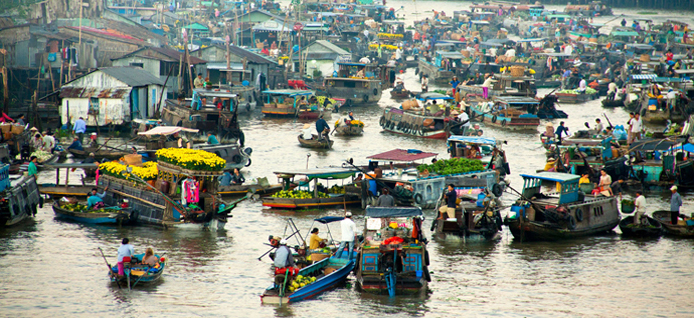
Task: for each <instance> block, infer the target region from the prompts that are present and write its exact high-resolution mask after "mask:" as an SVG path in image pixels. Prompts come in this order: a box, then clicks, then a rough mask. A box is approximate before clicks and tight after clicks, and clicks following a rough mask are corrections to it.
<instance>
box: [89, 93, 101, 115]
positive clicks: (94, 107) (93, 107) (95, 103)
mask: <svg viewBox="0 0 694 318" xmlns="http://www.w3.org/2000/svg"><path fill="white" fill-rule="evenodd" d="M88 113H89V114H98V113H99V99H98V98H95V97H92V98H90V99H89V111H88Z"/></svg>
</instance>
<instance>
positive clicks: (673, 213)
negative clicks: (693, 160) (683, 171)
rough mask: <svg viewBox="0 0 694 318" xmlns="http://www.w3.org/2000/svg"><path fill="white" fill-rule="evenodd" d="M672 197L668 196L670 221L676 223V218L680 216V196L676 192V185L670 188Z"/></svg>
mask: <svg viewBox="0 0 694 318" xmlns="http://www.w3.org/2000/svg"><path fill="white" fill-rule="evenodd" d="M670 191H672V197H670V223H672V225H677V219H678V218H679V217H680V207H681V206H682V197H681V196H680V194H679V193H677V186H672V187H671V188H670Z"/></svg>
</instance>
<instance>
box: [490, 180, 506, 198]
mask: <svg viewBox="0 0 694 318" xmlns="http://www.w3.org/2000/svg"><path fill="white" fill-rule="evenodd" d="M492 193H493V194H494V195H495V196H496V197H497V198H499V197H501V195H503V194H504V191H503V190H501V186H500V185H499V184H498V183H495V184H494V185H493V186H492Z"/></svg>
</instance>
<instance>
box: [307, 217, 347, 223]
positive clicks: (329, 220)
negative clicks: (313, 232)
mask: <svg viewBox="0 0 694 318" xmlns="http://www.w3.org/2000/svg"><path fill="white" fill-rule="evenodd" d="M344 219H345V218H344V217H342V216H324V217H322V218H317V219H313V220H314V221H316V222H318V223H322V224H328V223H332V222H337V221H342V220H344Z"/></svg>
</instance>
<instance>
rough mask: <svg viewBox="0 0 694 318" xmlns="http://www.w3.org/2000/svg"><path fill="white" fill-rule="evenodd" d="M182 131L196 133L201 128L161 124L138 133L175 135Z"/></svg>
mask: <svg viewBox="0 0 694 318" xmlns="http://www.w3.org/2000/svg"><path fill="white" fill-rule="evenodd" d="M180 131H184V132H192V133H196V132H198V131H199V130H198V129H191V128H184V127H178V126H159V127H154V128H152V129H150V130H148V131H142V132H138V133H137V134H138V135H144V136H154V135H173V134H175V133H177V132H180Z"/></svg>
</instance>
